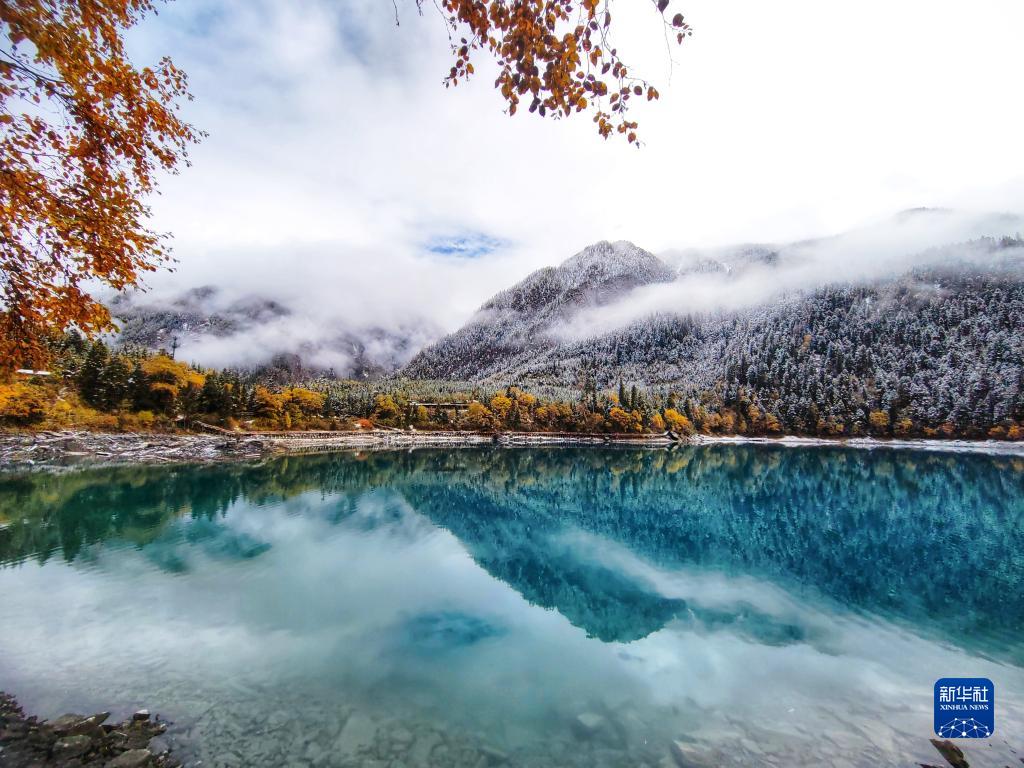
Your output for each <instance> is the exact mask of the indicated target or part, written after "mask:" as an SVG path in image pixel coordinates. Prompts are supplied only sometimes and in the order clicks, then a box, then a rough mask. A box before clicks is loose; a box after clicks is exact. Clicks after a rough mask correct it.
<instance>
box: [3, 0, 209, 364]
mask: <svg viewBox="0 0 1024 768" xmlns="http://www.w3.org/2000/svg"><path fill="white" fill-rule="evenodd" d="M151 7H152V6H151V4H150V3H149V2H148V1H147V0H90V1H89V2H87V3H86V2H78V1H77V0H49V1H48V2H47V3H45V4H44V3H39V2H32V1H31V0H10V1H9V2H4V3H3V21H4V24H3V27H2V34H6V35H7V38H8V40H9V41H10V43H11V47H13V50H10V51H9V57H10V59H11V61H7V62H4V64H3V65H2V66H0V167H3V168H4V171H5V172H4V174H2V175H0V200H3V201H4V204H3V205H2V206H0V235H2V237H0V306H2V307H4V311H3V312H0V360H3V363H4V364H17V363H18V362H19V360H20V361H21V362H29V361H30V360H33V359H39V358H40V357H41V356H42V355H43V349H42V345H41V344H40V337H39V334H40V333H41V331H42V329H43V328H47V327H52V328H65V327H67V326H70V325H74V326H77V327H78V328H79V329H80V330H82V331H83V332H85V333H94V332H96V331H100V330H104V329H106V328H107V327H108V326H109V316H107V315H106V313H105V311H104V310H103V309H102V306H101V305H100V304H99V303H98V302H96V301H95V300H94V299H93V298H92V297H91V296H89V295H88V293H86V292H85V290H84V289H82V288H81V287H80V285H82V284H85V281H87V280H89V281H91V280H97V281H98V282H99V283H101V284H103V283H105V284H106V285H108V286H110V287H113V288H115V289H121V288H124V287H128V286H131V285H135V284H137V282H138V280H139V276H140V274H141V273H142V272H145V271H150V270H152V269H154V268H156V266H157V265H159V264H160V263H161V262H162V261H163V260H164V259H165V258H166V249H165V248H164V247H163V246H162V244H161V236H160V235H158V234H156V233H154V232H151V231H150V230H149V229H148V228H147V227H146V219H147V217H148V215H149V214H148V208H147V207H146V205H145V202H144V198H145V197H146V196H147V195H149V194H150V193H152V191H153V190H154V187H155V172H156V171H157V170H158V169H160V168H162V169H164V170H168V171H172V172H173V171H174V170H175V169H176V167H177V166H178V164H179V163H186V164H187V154H186V150H187V147H188V146H189V145H190V144H192V143H194V142H195V141H197V140H198V139H199V138H200V137H201V134H200V133H199V132H198V131H196V129H195V128H193V127H192V126H191V125H188V124H187V123H184V122H182V121H181V120H180V119H179V118H178V117H177V116H176V109H177V105H178V101H179V100H181V99H184V98H188V91H187V80H186V78H185V76H184V74H183V73H182V72H181V71H180V70H178V69H177V68H176V67H174V65H173V63H171V61H170V60H169V59H164V60H162V61H161V62H160V63H159V65H158V66H157V67H155V68H153V69H149V68H146V69H142V70H136V69H135V68H134V67H133V66H132V64H131V63H130V62H129V61H128V60H127V58H126V57H125V52H124V42H123V39H122V34H123V33H124V30H125V29H127V28H128V27H130V26H132V25H133V24H134V23H135V22H136V21H138V19H139V18H141V17H142V16H143V15H144V14H145V13H146V12H147V11H148V10H150V9H151ZM23 41H28V42H31V43H32V46H31V48H32V49H33V50H34V53H32V54H27V53H26V52H24V51H22V50H21V49H19V48H18V47H17V43H18V42H23ZM26 47H28V46H26ZM26 101H28V102H33V103H36V104H39V105H40V106H41V107H42V108H41V109H40V110H38V111H37V112H36V113H35V114H34V115H31V116H30V115H27V114H20V115H16V114H13V110H12V105H16V104H19V103H24V102H26ZM17 274H23V275H27V276H28V277H29V278H30V279H29V280H27V281H23V282H22V283H21V284H17V285H16V284H15V281H14V280H12V279H11V276H12V275H17ZM15 358H17V359H15Z"/></svg>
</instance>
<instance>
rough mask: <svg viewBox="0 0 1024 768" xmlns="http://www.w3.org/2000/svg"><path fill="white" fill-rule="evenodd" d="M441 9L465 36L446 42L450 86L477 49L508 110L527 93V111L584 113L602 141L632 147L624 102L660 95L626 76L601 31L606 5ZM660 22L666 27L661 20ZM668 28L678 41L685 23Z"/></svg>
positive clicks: (464, 3) (499, 0)
mask: <svg viewBox="0 0 1024 768" xmlns="http://www.w3.org/2000/svg"><path fill="white" fill-rule="evenodd" d="M442 7H443V9H444V11H445V13H446V15H447V17H448V21H449V23H450V25H451V27H452V28H453V29H456V28H458V27H460V26H461V27H462V28H464V29H467V28H468V31H469V32H470V33H471V35H467V36H466V37H464V38H462V39H461V41H460V42H459V43H456V44H454V45H453V47H452V53H453V54H454V56H455V62H454V66H453V67H452V68H451V70H450V72H449V74H448V77H447V78H446V81H445V82H446V85H456V84H457V83H458V80H459V79H460V78H466V77H468V76H469V75H471V74H473V71H474V70H473V65H471V64H470V63H469V60H468V59H469V54H470V52H471V51H473V50H476V49H483V50H484V51H485V52H487V53H488V54H490V55H491V56H492V57H493V58H494V60H495V62H496V64H497V66H498V71H499V74H498V76H497V77H496V79H495V81H494V85H495V88H497V89H498V90H499V92H500V93H501V96H502V98H503V99H505V101H506V103H507V105H508V107H507V111H508V114H509V115H515V114H516V112H517V111H518V106H519V101H520V99H519V97H520V96H524V95H527V94H529V95H530V97H531V98H530V100H529V102H528V105H529V107H528V108H529V111H530V112H531V113H536V114H538V115H540V116H541V117H555V118H559V117H566V116H568V115H570V114H572V113H573V112H576V113H579V112H582V111H584V110H591V111H592V113H593V117H594V123H595V124H596V125H597V130H598V133H599V134H600V135H601V136H603V137H605V138H607V137H608V136H610V135H611V134H612V133H613V131H614V132H615V133H618V134H620V135H622V136H623V138H625V139H626V140H627V141H630V142H631V143H633V144H636V143H637V142H638V138H637V136H638V133H637V125H636V123H635V122H631V121H628V120H626V118H625V113H626V112H627V109H628V105H627V103H626V102H627V101H628V99H629V97H630V95H635V96H637V97H642V96H643V95H644V93H646V95H647V101H653V100H654V99H657V98H658V97H659V93H658V91H657V90H656V89H655V88H653V87H652V86H649V85H648V84H646V83H644V82H643V81H641V80H639V79H637V78H633V77H631V76H630V75H629V70H628V68H627V67H626V66H625V65H624V64H623V62H622V60H621V59H620V58H619V55H618V51H617V50H616V49H615V48H613V47H609V43H608V37H607V31H608V30H609V29H610V27H611V23H612V17H611V13H610V12H609V11H608V8H607V3H601V2H600V0H547V1H546V2H541V0H522V1H520V0H490V2H489V3H486V4H485V3H482V2H480V0H442ZM658 7H659V12H662V11H664V9H665V8H667V1H666V2H665V3H662V4H660V5H659V6H658ZM599 9H600V17H599V16H598V13H599ZM581 22H582V23H581ZM662 23H663V24H665V25H666V26H668V22H667V21H665V19H664V17H662ZM673 29H674V30H678V32H679V34H680V42H681V40H682V35H684V34H689V27H688V26H686V25H685V24H683V25H682V26H678V25H677V26H676V27H674V28H673ZM467 40H470V41H471V42H468V43H467ZM581 52H582V54H581ZM581 57H582V58H581ZM581 63H584V64H586V67H581V66H580V65H581ZM584 69H586V71H584ZM597 73H599V74H597ZM609 93H612V94H615V95H614V96H613V98H612V101H611V104H610V106H609V107H608V108H607V109H606V108H605V106H604V105H602V103H601V100H602V99H603V98H604V97H606V96H608V94H609ZM613 115H614V117H613Z"/></svg>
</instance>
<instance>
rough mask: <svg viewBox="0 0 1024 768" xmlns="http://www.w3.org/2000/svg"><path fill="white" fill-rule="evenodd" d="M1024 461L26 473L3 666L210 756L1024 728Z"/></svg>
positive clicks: (16, 515) (463, 758) (449, 454)
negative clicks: (961, 714) (960, 690)
mask: <svg viewBox="0 0 1024 768" xmlns="http://www.w3.org/2000/svg"><path fill="white" fill-rule="evenodd" d="M1022 545H1024V460H1022V459H1019V458H1000V457H991V456H975V455H955V454H941V453H919V452H913V451H897V450H873V451H865V450H854V449H851V450H844V449H834V448H824V447H814V448H786V447H773V446H742V445H735V446H705V447H694V448H682V449H676V450H671V451H634V450H605V449H598V448H587V449H581V450H575V449H562V448H547V449H523V450H510V449H483V450H477V449H464V450H457V451H432V450H417V451H412V452H381V453H366V454H333V455H317V456H304V457H288V458H281V459H277V460H273V461H269V462H264V463H261V464H256V465H230V466H218V467H211V466H206V467H175V468H168V467H148V468H147V467H133V468H118V469H92V470H89V469H86V470H75V471H69V472H65V473H61V474H43V473H36V474H25V475H11V474H8V475H0V689H6V690H8V691H10V692H12V693H15V694H16V695H18V696H19V698H20V699H21V701H22V703H23V704H24V705H25V706H26V708H28V709H30V710H31V711H35V712H38V713H40V714H41V715H43V716H44V717H53V716H56V715H58V714H61V713H63V712H66V711H83V712H85V711H94V710H99V709H106V708H110V707H111V706H113V707H115V708H119V712H120V713H124V712H127V711H128V710H130V709H132V708H134V707H136V706H143V705H144V706H148V707H149V708H150V709H153V710H156V711H158V712H159V713H160V714H161V715H163V716H165V717H167V718H170V719H172V720H173V721H174V722H175V728H174V730H173V732H172V734H171V735H172V738H173V740H174V741H175V742H176V743H177V745H178V746H179V748H180V749H182V750H183V753H184V754H186V755H187V756H189V757H190V759H191V760H193V761H194V762H196V761H199V760H201V761H202V764H203V765H252V766H282V765H325V766H333V765H338V766H349V765H351V766H357V765H361V766H377V767H378V768H384V767H385V766H387V767H388V768H401V766H405V767H406V768H414V766H419V765H437V766H445V768H448V767H450V766H463V765H465V766H477V768H483V766H488V765H513V766H520V765H521V766H556V765H566V766H588V768H589V767H591V766H597V767H598V768H601V767H603V766H607V767H609V768H611V767H612V766H631V767H637V768H638V767H640V766H644V765H647V766H673V765H675V762H673V760H674V758H673V757H672V752H671V744H672V742H673V741H680V742H681V743H683V744H684V751H686V752H687V753H688V754H695V755H696V754H699V755H703V756H704V757H707V758H708V759H710V760H711V763H710V764H714V765H722V766H730V765H778V766H793V765H808V766H810V765H838V766H842V765H856V766H859V765H913V764H916V762H917V761H918V760H925V761H927V762H932V763H938V762H941V758H939V756H938V753H936V752H935V751H934V750H933V749H932V747H931V746H930V745H929V743H928V737H929V736H931V735H932V734H931V719H932V712H931V708H932V686H933V684H934V682H935V680H936V679H937V678H939V677H946V676H953V677H972V676H985V677H989V678H991V679H992V680H993V681H994V683H995V685H996V691H997V694H996V695H997V704H996V707H997V709H996V733H995V735H994V737H993V738H992V739H989V740H987V741H983V742H977V743H971V742H962V744H965V746H964V749H965V751H966V752H967V753H968V757H971V758H972V765H975V766H986V765H992V766H997V765H998V766H1002V765H1005V764H1007V763H1008V762H1013V763H1014V764H1016V763H1017V761H1018V758H1017V757H1016V756H1015V755H1014V753H1013V752H1012V751H1011V750H1012V749H1014V748H1016V749H1024V729H1022V725H1024V669H1022V667H1024V640H1022V628H1024V588H1022V587H1024V547H1022Z"/></svg>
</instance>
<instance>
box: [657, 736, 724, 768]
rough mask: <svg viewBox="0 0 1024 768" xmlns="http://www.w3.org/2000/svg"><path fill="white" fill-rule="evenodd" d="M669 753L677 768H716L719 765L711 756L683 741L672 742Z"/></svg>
mask: <svg viewBox="0 0 1024 768" xmlns="http://www.w3.org/2000/svg"><path fill="white" fill-rule="evenodd" d="M669 752H670V753H671V754H672V760H673V761H675V764H676V765H677V766H679V768H717V766H718V765H719V764H720V761H719V760H717V759H716V758H715V756H714V755H713V754H710V753H708V752H705V751H703V750H701V749H700V748H699V747H697V746H696V745H695V744H690V743H688V742H685V741H673V742H672V743H671V744H670V745H669Z"/></svg>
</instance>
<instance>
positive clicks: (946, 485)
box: [406, 446, 1024, 639]
mask: <svg viewBox="0 0 1024 768" xmlns="http://www.w3.org/2000/svg"><path fill="white" fill-rule="evenodd" d="M424 460H427V459H426V457H424ZM435 460H436V461H441V462H443V461H447V460H449V459H445V458H437V459H435ZM463 461H467V462H469V461H472V462H473V465H474V466H473V467H472V469H470V470H469V471H467V472H464V473H459V474H456V475H450V476H449V477H448V478H447V483H444V481H441V482H431V481H430V480H429V478H431V477H432V476H431V475H430V474H429V473H426V472H419V473H418V476H419V478H420V480H419V481H414V482H413V483H411V488H409V489H408V490H406V496H407V497H408V498H409V499H410V501H412V503H413V505H414V506H415V507H416V508H417V509H418V510H419V511H421V512H423V513H425V514H427V515H430V516H431V517H432V518H433V519H434V520H435V521H436V522H438V523H440V524H442V525H445V526H446V527H450V528H451V529H452V530H453V531H454V532H455V533H456V534H457V535H458V536H459V537H460V538H461V539H462V540H463V541H464V542H466V543H467V546H469V547H470V549H471V550H474V551H478V552H480V553H482V554H483V556H484V558H485V559H487V558H495V562H496V563H498V565H499V567H500V569H501V570H503V571H504V573H503V576H502V577H503V578H504V577H505V576H508V580H509V581H510V582H511V583H513V584H516V576H515V574H513V573H512V572H511V570H510V569H509V568H508V567H507V566H506V565H505V564H503V563H502V562H501V553H509V552H516V551H517V548H522V547H524V546H526V544H525V542H530V541H540V540H543V539H544V534H545V532H551V533H554V532H557V531H561V530H566V529H571V528H582V529H583V530H585V531H587V532H589V533H593V534H596V535H599V536H602V537H605V538H608V539H610V540H612V541H617V542H620V543H622V544H624V545H626V546H627V547H629V548H630V549H631V550H632V551H633V552H635V553H637V554H639V555H641V556H642V557H645V558H647V559H649V560H651V561H654V562H656V563H659V564H662V565H666V566H678V565H696V566H703V567H707V568H711V569H716V570H721V571H725V572H728V573H751V574H754V575H759V576H762V577H766V578H769V579H772V580H776V581H781V582H783V583H785V584H787V585H788V586H790V587H794V586H798V585H806V586H809V587H813V588H814V589H816V590H821V591H822V592H824V593H825V594H826V595H828V596H831V597H833V598H836V599H838V600H840V601H842V602H844V603H846V604H849V605H852V606H854V607H858V608H862V609H866V610H871V611H879V612H884V613H890V614H894V615H897V616H900V617H903V618H905V619H908V620H915V619H920V618H925V617H928V618H930V619H933V620H940V621H941V622H942V623H943V626H944V627H945V628H946V629H948V630H949V631H951V632H966V633H973V632H976V631H981V632H983V633H986V634H990V633H1002V632H1006V633H1008V634H1009V635H1011V636H1012V635H1016V634H1017V633H1019V630H1020V625H1021V622H1022V617H1024V589H1022V586H1024V554H1022V552H1021V545H1022V544H1024V515H1022V512H1024V462H1022V461H1021V460H1020V459H1013V458H1001V457H987V456H969V455H968V456H965V455H950V454H931V453H922V452H910V451H889V450H879V451H857V450H842V449H829V448H815V449H811V450H799V449H792V448H781V447H770V446H769V447H765V446H709V447H700V448H684V449H682V450H677V451H671V452H651V451H648V452H644V451H628V452H627V451H616V450H595V449H587V450H576V451H573V450H547V451H519V452H517V451H490V452H482V453H476V454H472V459H471V458H470V456H468V455H467V456H466V457H465V458H464V459H463ZM516 586H517V588H519V585H517V584H516ZM534 588H536V587H534ZM540 602H545V601H544V600H541V601H540ZM1007 639H1009V637H1007Z"/></svg>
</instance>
